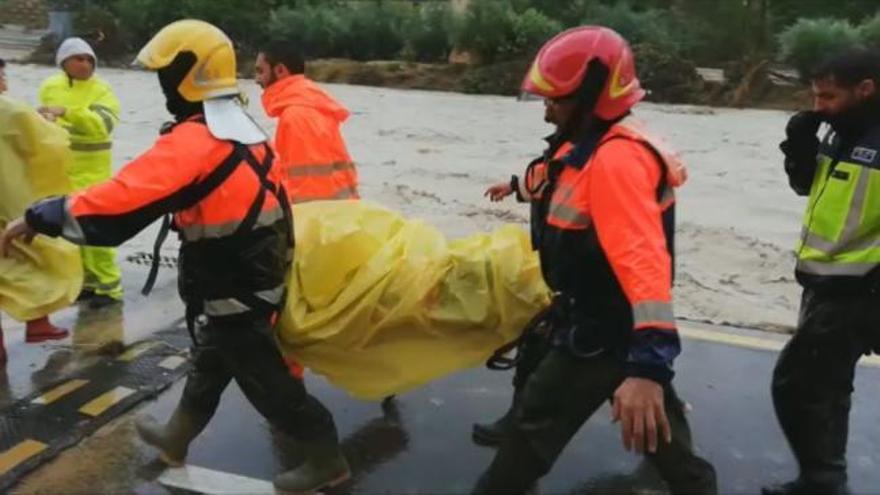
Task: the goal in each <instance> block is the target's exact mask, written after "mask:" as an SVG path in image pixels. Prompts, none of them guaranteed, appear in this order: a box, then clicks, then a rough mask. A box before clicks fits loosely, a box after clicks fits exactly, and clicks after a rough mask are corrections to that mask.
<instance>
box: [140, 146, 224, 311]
mask: <svg viewBox="0 0 880 495" xmlns="http://www.w3.org/2000/svg"><path fill="white" fill-rule="evenodd" d="M240 163H241V159H240V158H239V154H238V153H237V151H236V150H235V149H233V150H232V152H231V153H230V154H229V155H228V156H227V157H226V158H224V159H223V162H221V163H220V165H218V166H217V168H215V169H214V170H213V171H211V173H210V174H208V176H207V177H205V179H204V180H202V181H200V182H196V183H193V184H191V185H190V186H188V187H187V194H186V196H185V199H184V205H185V206H184V207H183V208H182V209H187V208H191V207H193V206H195V205H196V204H197V203H199V202H200V201H202V200H203V199H205V198H206V197H208V195H210V194H211V193H212V192H214V190H215V189H217V188H218V187H220V184H223V182H225V181H226V180H227V179H228V178H229V177H230V176H231V175H232V173H233V172H235V169H236V168H238V165H239V164H240ZM171 229H172V222H171V215H170V214H168V215H165V216H164V218H163V219H162V226H161V228H160V229H159V234H158V235H157V236H156V241H155V242H154V243H153V262H152V264H151V265H150V273H149V275H147V280H146V282H145V283H144V287H143V288H142V289H141V294H143V295H145V296H147V295H149V294H150V292H152V290H153V287H154V286H155V284H156V278H157V277H158V275H159V253H160V250H161V249H162V244H164V243H165V240H166V239H167V238H168V232H169V231H170V230H171Z"/></svg>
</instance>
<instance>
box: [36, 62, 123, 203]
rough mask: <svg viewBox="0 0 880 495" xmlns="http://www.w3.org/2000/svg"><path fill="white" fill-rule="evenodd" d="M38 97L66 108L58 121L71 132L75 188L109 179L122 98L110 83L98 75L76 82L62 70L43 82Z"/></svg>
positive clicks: (70, 172)
mask: <svg viewBox="0 0 880 495" xmlns="http://www.w3.org/2000/svg"><path fill="white" fill-rule="evenodd" d="M39 100H40V104H41V105H43V106H62V107H64V108H65V109H66V112H65V114H64V116H63V117H61V118H59V119H58V120H57V123H58V124H59V125H60V126H61V127H63V128H64V129H65V130H67V132H68V134H70V149H71V150H72V151H73V165H72V167H71V169H70V171H69V175H70V178H71V180H72V181H73V183H74V188H76V189H82V188H85V187H87V186H90V185H92V184H97V183H98V182H102V181H104V180H107V179H108V178H109V177H110V175H111V165H112V154H111V151H110V150H111V148H112V147H113V143H112V134H113V130H114V129H115V128H116V124H117V123H118V122H119V100H118V99H117V98H116V95H115V94H113V89H112V88H111V87H110V85H109V84H108V83H107V82H105V81H104V80H103V79H101V78H100V77H98V76H92V78H91V79H89V80H87V81H77V80H73V79H71V78H70V77H68V76H67V74H65V73H63V72H62V73H59V74H56V75H54V76H52V77H49V78H48V79H46V80H45V81H44V82H43V84H42V85H41V86H40V92H39Z"/></svg>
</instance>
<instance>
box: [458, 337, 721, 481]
mask: <svg viewBox="0 0 880 495" xmlns="http://www.w3.org/2000/svg"><path fill="white" fill-rule="evenodd" d="M624 379H625V376H624V372H623V362H622V361H621V359H620V358H619V357H616V356H612V355H608V354H605V355H600V356H596V357H592V358H588V359H584V358H576V357H574V356H572V355H571V354H570V353H568V352H567V351H565V350H564V349H557V348H553V349H551V350H549V351H548V352H547V353H546V355H545V356H544V357H543V359H541V361H540V364H539V365H538V367H537V368H536V369H535V370H534V372H533V373H532V374H531V376H530V377H529V378H528V380H527V382H526V384H525V388H524V390H523V392H522V393H523V397H522V402H521V403H520V405H519V407H518V409H517V410H516V411H515V421H514V427H513V428H512V431H511V434H510V435H509V436H508V437H506V438H505V440H504V442H503V443H502V444H501V446H500V448H499V449H498V452H497V453H496V455H495V459H494V460H493V462H492V464H491V465H490V466H489V469H488V471H486V473H484V474H483V476H482V478H481V479H480V480H479V482H478V483H477V486H476V488H475V489H474V493H478V494H505V495H510V494H520V493H525V492H526V491H527V490H529V489H531V487H532V486H533V485H534V484H535V483H536V482H537V481H538V479H539V478H540V477H542V476H544V475H545V474H547V473H548V472H549V471H550V468H551V467H552V466H553V464H554V462H555V461H556V459H557V458H558V457H559V455H560V454H561V453H562V450H563V449H564V448H565V446H566V445H567V444H568V442H569V441H570V440H571V438H572V437H573V436H574V435H575V433H577V431H578V430H579V429H580V427H581V426H582V425H583V424H584V422H586V421H587V419H589V418H590V416H592V415H593V413H595V412H596V410H597V409H599V407H600V406H601V405H602V403H604V402H605V401H607V400H609V399H610V398H611V397H612V395H613V394H614V391H615V390H616V389H617V387H618V386H619V385H620V384H621V383H622V382H623V380H624ZM664 399H665V406H666V414H667V416H668V417H669V422H670V425H671V427H672V437H673V439H672V443H669V444H667V443H665V442H660V445H659V446H658V450H657V453H655V454H649V455H648V456H647V457H648V459H649V460H650V461H651V462H652V463H654V465H655V466H656V467H657V468H658V469H659V471H660V474H661V475H662V477H663V478H664V479H665V480H666V482H667V483H668V484H669V487H670V489H671V490H672V492H673V493H694V494H714V493H716V491H717V490H716V480H715V470H714V468H713V467H712V465H711V464H709V463H708V462H707V461H705V460H704V459H701V458H700V457H697V456H696V455H695V454H694V452H693V448H692V445H691V434H690V429H689V427H688V424H687V420H686V419H685V415H684V407H683V404H682V402H681V401H680V400H679V399H678V397H677V395H676V394H675V390H674V389H673V388H672V386H671V385H670V386H666V387H665V389H664Z"/></svg>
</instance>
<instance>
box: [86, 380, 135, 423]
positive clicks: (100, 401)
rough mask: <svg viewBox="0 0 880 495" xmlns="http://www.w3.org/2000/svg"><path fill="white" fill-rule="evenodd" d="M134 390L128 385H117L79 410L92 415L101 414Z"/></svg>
mask: <svg viewBox="0 0 880 495" xmlns="http://www.w3.org/2000/svg"><path fill="white" fill-rule="evenodd" d="M134 392H135V391H134V390H132V389H130V388H128V387H116V388H114V389H113V390H111V391H109V392H107V393H105V394H103V395H101V396H99V397H97V398H95V399H93V400H92V401H91V402H89V403H88V404H86V405H84V406H82V407H81V408H79V412H81V413H83V414H86V415H88V416H92V417H97V416H100V415H101V414H103V413H104V411H106V410H107V409H110V408H111V407H113V406H114V405H115V404H117V403H118V402H119V401H121V400H123V399H125V398H126V397H128V396H129V395H131V394H133V393H134Z"/></svg>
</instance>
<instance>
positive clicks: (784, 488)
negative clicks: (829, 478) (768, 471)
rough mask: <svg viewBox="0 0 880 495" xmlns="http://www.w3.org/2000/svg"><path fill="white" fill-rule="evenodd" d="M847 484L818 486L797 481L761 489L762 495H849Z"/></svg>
mask: <svg viewBox="0 0 880 495" xmlns="http://www.w3.org/2000/svg"><path fill="white" fill-rule="evenodd" d="M849 494H850V491H849V488H848V487H847V484H846V483H834V484H830V485H828V484H816V483H810V482H807V481H804V480H802V479H796V480H794V481H789V482H788V483H781V484H778V485H770V486H765V487H764V488H761V495H849Z"/></svg>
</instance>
